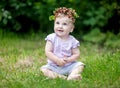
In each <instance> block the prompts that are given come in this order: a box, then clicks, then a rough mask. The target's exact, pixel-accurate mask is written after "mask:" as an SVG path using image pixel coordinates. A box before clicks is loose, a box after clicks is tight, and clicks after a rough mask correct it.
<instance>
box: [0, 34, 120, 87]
mask: <svg viewBox="0 0 120 88" xmlns="http://www.w3.org/2000/svg"><path fill="white" fill-rule="evenodd" d="M44 38H45V35H44V34H39V36H37V37H36V36H32V37H31V36H27V37H26V36H25V37H23V36H22V37H19V36H17V35H14V34H10V35H1V36H0V88H120V49H119V48H116V49H110V48H106V47H101V46H99V45H96V44H92V43H89V42H82V41H81V46H80V51H81V59H79V60H80V61H82V62H84V63H85V64H86V67H85V70H84V72H83V73H82V76H83V80H80V81H66V80H63V79H59V78H57V79H46V77H45V76H43V74H42V73H41V72H40V71H39V68H40V66H42V65H43V64H46V56H45V54H44V46H45V41H44Z"/></svg>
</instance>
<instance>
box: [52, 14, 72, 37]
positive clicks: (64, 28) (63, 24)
mask: <svg viewBox="0 0 120 88" xmlns="http://www.w3.org/2000/svg"><path fill="white" fill-rule="evenodd" d="M73 29H74V25H73V22H72V20H71V19H70V18H68V17H67V16H59V17H56V19H55V22H54V31H55V33H56V34H57V35H58V36H60V37H63V38H64V37H67V36H68V35H69V33H70V32H72V31H73Z"/></svg>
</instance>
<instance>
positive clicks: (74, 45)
mask: <svg viewBox="0 0 120 88" xmlns="http://www.w3.org/2000/svg"><path fill="white" fill-rule="evenodd" d="M78 46H80V42H79V41H78V40H77V39H75V38H73V40H72V48H76V47H78Z"/></svg>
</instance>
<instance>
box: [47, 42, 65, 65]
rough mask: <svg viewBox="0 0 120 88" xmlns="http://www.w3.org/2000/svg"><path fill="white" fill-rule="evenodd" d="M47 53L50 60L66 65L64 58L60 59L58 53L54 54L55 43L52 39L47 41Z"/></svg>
mask: <svg viewBox="0 0 120 88" xmlns="http://www.w3.org/2000/svg"><path fill="white" fill-rule="evenodd" d="M45 54H46V56H47V57H48V58H49V59H50V60H52V61H53V62H54V63H56V64H57V65H59V66H64V65H65V64H66V62H65V61H64V60H63V59H59V58H58V57H57V56H56V55H54V54H53V44H52V43H51V42H50V41H47V42H46V46H45Z"/></svg>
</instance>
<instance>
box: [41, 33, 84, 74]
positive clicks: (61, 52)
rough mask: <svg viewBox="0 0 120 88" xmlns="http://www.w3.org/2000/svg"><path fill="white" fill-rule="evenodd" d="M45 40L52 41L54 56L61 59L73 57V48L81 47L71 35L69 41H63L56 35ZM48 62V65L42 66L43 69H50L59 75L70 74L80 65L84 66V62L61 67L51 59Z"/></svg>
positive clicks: (74, 62)
mask: <svg viewBox="0 0 120 88" xmlns="http://www.w3.org/2000/svg"><path fill="white" fill-rule="evenodd" d="M45 40H48V41H51V43H52V44H53V53H54V55H56V56H58V57H60V58H61V59H62V58H63V57H65V56H66V57H70V56H71V55H72V48H76V47H78V46H80V44H79V41H78V40H76V39H75V38H74V37H73V36H71V35H70V36H69V39H68V41H61V40H60V38H59V37H58V36H57V35H56V34H55V33H52V34H49V35H48V36H47V37H46V38H45ZM47 61H48V63H47V65H44V66H42V68H49V69H51V70H53V71H54V72H57V73H59V74H70V72H71V71H72V69H74V68H75V67H77V66H79V65H84V64H83V63H82V62H77V61H73V62H71V63H67V64H66V65H65V66H62V67H61V66H58V65H57V64H55V63H54V62H53V61H51V60H50V59H49V58H48V59H47Z"/></svg>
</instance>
